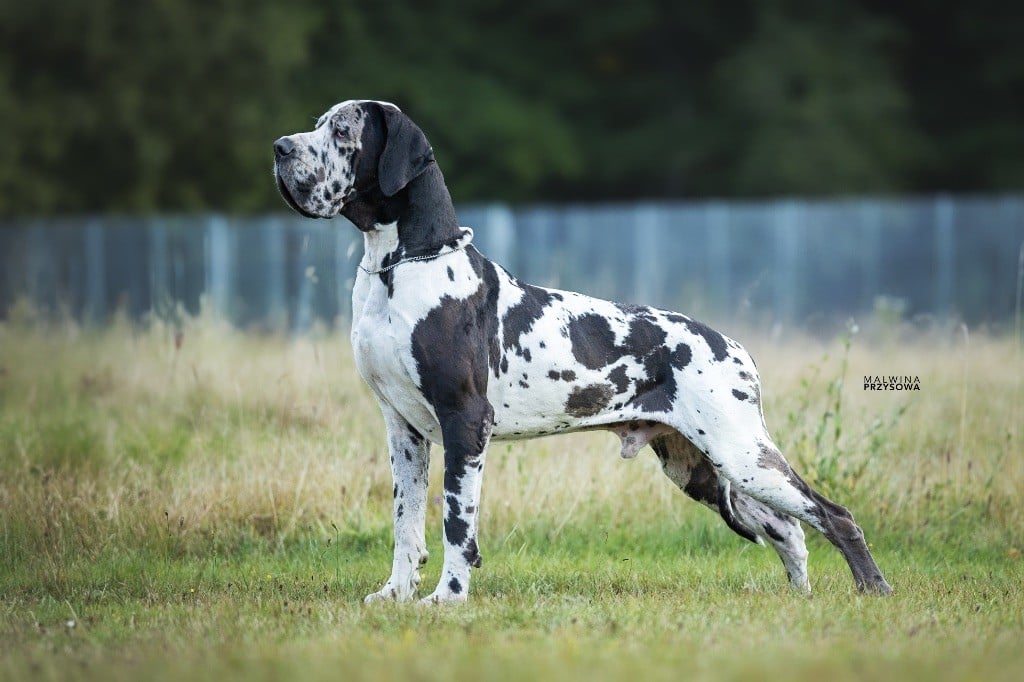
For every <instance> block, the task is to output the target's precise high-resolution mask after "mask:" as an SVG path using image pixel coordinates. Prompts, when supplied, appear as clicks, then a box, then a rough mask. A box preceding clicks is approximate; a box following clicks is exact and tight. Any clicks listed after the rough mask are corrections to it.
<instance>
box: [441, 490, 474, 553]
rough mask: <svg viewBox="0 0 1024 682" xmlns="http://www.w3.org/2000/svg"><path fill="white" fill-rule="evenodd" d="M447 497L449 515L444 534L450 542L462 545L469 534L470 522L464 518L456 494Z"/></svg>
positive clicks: (446, 517)
mask: <svg viewBox="0 0 1024 682" xmlns="http://www.w3.org/2000/svg"><path fill="white" fill-rule="evenodd" d="M446 489H447V487H446ZM445 499H446V500H447V501H448V515H447V516H445V517H444V536H445V537H446V538H447V539H448V542H449V543H451V544H453V545H456V546H459V547H461V546H462V543H464V542H465V541H466V536H467V535H468V534H469V524H468V523H467V522H466V521H465V520H464V519H463V518H462V516H461V514H462V509H461V508H460V507H459V501H458V500H457V499H455V496H454V495H448V496H447V497H445Z"/></svg>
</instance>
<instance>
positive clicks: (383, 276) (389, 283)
mask: <svg viewBox="0 0 1024 682" xmlns="http://www.w3.org/2000/svg"><path fill="white" fill-rule="evenodd" d="M404 256H405V249H403V248H401V247H399V248H398V249H395V250H394V251H392V252H391V253H389V254H387V255H385V256H384V258H382V259H381V261H380V269H381V270H382V272H379V273H377V276H378V277H380V281H381V282H382V283H383V284H384V286H385V287H387V290H388V298H392V297H394V295H395V268H391V269H390V270H385V268H389V267H391V266H392V265H395V264H396V263H398V262H399V261H401V260H402V258H403V257H404Z"/></svg>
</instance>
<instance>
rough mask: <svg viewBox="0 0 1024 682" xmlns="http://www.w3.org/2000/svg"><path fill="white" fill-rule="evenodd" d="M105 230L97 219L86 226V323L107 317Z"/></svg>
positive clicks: (100, 320) (93, 322)
mask: <svg viewBox="0 0 1024 682" xmlns="http://www.w3.org/2000/svg"><path fill="white" fill-rule="evenodd" d="M104 241H105V240H104V229H103V226H102V225H101V224H100V222H99V221H98V220H96V219H92V220H90V221H89V222H88V223H86V226H85V302H86V303H85V315H84V317H85V321H86V322H87V323H89V324H95V323H99V322H103V321H104V320H105V319H106V317H107V291H106V289H107V281H106V272H107V264H106V253H105V252H104V248H103V247H104Z"/></svg>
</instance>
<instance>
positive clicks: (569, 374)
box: [562, 369, 576, 381]
mask: <svg viewBox="0 0 1024 682" xmlns="http://www.w3.org/2000/svg"><path fill="white" fill-rule="evenodd" d="M562 381H576V372H574V371H572V370H571V369H563V370H562Z"/></svg>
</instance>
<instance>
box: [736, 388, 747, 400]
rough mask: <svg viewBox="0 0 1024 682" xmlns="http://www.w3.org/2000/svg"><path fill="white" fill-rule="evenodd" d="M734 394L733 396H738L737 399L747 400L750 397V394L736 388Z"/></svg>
mask: <svg viewBox="0 0 1024 682" xmlns="http://www.w3.org/2000/svg"><path fill="white" fill-rule="evenodd" d="M732 394H733V396H735V397H736V400H746V399H747V398H749V397H750V396H749V395H747V394H746V393H744V392H743V391H738V390H736V389H735V388H734V389H732Z"/></svg>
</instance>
